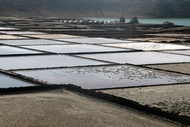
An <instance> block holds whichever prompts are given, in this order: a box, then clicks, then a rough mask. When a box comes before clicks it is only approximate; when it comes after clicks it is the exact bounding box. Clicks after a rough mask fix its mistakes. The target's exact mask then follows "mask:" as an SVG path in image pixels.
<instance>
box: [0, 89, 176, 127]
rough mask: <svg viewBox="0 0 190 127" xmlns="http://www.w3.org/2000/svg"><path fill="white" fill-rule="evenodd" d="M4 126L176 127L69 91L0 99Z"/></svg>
mask: <svg viewBox="0 0 190 127" xmlns="http://www.w3.org/2000/svg"><path fill="white" fill-rule="evenodd" d="M0 108H1V110H0V117H1V119H0V125H1V126H4V127H12V126H14V127H28V126H32V127H39V126H40V127H47V126H48V127H55V126H56V127H76V126H77V127H90V126H91V127H143V126H144V127H175V126H177V125H175V124H173V123H169V122H166V121H163V120H161V119H157V118H155V117H154V118H153V117H149V116H145V115H143V114H139V113H137V112H134V111H130V110H127V109H123V108H120V107H117V106H115V105H111V104H108V103H105V102H102V101H99V100H94V99H91V98H87V97H83V96H80V95H77V94H75V93H72V92H69V91H66V90H57V91H52V92H43V93H35V94H20V95H6V96H0Z"/></svg>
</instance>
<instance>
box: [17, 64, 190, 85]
mask: <svg viewBox="0 0 190 127" xmlns="http://www.w3.org/2000/svg"><path fill="white" fill-rule="evenodd" d="M15 73H18V74H21V75H24V76H28V77H32V78H34V79H37V80H41V81H45V82H47V83H50V84H58V85H59V84H74V85H77V86H81V87H82V88H84V89H106V88H119V87H134V86H147V85H161V84H173V83H186V82H190V76H187V75H181V74H176V73H166V72H162V71H156V70H151V69H145V68H140V67H134V66H129V65H122V66H104V67H80V68H65V69H50V70H30V71H15Z"/></svg>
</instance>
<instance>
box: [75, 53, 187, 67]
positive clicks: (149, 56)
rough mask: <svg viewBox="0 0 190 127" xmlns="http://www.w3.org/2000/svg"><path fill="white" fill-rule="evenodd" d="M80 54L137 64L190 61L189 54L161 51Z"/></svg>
mask: <svg viewBox="0 0 190 127" xmlns="http://www.w3.org/2000/svg"><path fill="white" fill-rule="evenodd" d="M78 56H81V57H85V58H92V59H96V60H104V61H109V62H114V63H120V64H125V63H129V64H135V65H145V64H161V63H180V62H190V57H188V56H182V55H175V54H167V53H161V52H130V53H109V54H90V55H78Z"/></svg>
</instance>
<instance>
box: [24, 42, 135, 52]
mask: <svg viewBox="0 0 190 127" xmlns="http://www.w3.org/2000/svg"><path fill="white" fill-rule="evenodd" d="M22 47H24V48H29V49H36V50H40V51H47V52H53V53H96V52H119V51H132V50H130V49H120V48H111V47H104V46H97V45H87V44H77V45H76V44H73V45H44V46H22Z"/></svg>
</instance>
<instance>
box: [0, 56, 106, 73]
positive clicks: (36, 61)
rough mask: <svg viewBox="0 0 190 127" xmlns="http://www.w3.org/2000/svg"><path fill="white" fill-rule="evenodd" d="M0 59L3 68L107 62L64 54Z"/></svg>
mask: <svg viewBox="0 0 190 127" xmlns="http://www.w3.org/2000/svg"><path fill="white" fill-rule="evenodd" d="M0 61H3V62H0V68H1V69H5V70H11V69H33V68H51V67H71V66H86V65H105V64H108V63H105V62H99V61H95V60H88V59H82V58H77V57H71V56H66V55H42V56H40V55H38V56H19V57H18V56H17V57H0Z"/></svg>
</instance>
